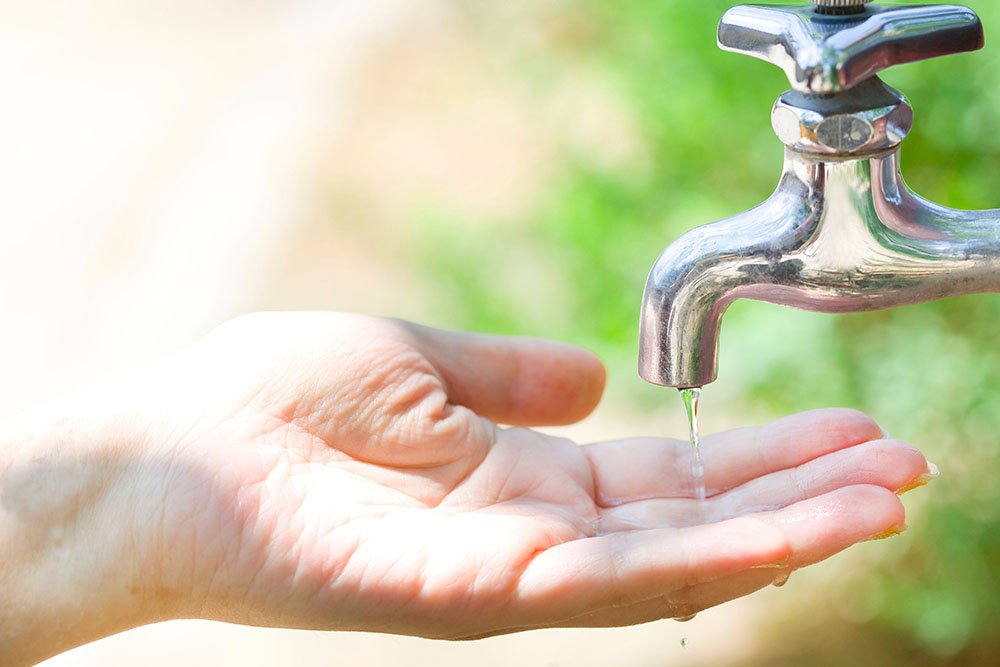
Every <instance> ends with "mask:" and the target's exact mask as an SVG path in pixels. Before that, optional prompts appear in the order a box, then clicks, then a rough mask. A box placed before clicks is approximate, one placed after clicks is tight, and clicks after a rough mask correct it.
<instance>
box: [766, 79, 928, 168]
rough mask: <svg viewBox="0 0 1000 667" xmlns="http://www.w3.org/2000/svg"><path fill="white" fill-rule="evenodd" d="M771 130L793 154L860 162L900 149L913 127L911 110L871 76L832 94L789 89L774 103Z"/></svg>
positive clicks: (904, 99) (896, 92)
mask: <svg viewBox="0 0 1000 667" xmlns="http://www.w3.org/2000/svg"><path fill="white" fill-rule="evenodd" d="M771 125H772V127H773V128H774V131H775V133H776V134H777V135H778V138H779V139H781V141H782V143H784V144H785V146H787V147H788V148H789V149H791V150H793V151H795V152H797V153H802V154H804V155H807V156H811V157H814V158H818V159H823V160H830V161H839V160H858V159H863V158H867V157H878V156H880V155H884V154H886V153H888V152H891V151H893V150H895V149H896V148H898V147H899V145H900V144H901V143H902V141H903V139H905V138H906V135H907V134H908V133H909V131H910V129H911V128H912V126H913V109H912V107H910V105H909V103H908V102H907V100H906V97H904V96H903V94H902V93H900V92H899V91H898V90H895V89H894V88H891V87H889V86H887V85H886V84H885V83H884V82H882V80H881V79H879V78H878V77H877V76H873V77H871V78H870V79H868V80H867V81H865V82H863V83H861V84H859V85H858V86H856V87H854V88H851V89H849V90H847V91H844V92H840V93H834V94H830V95H813V94H808V93H801V92H798V91H796V90H789V91H787V92H786V93H784V94H783V95H782V96H781V97H779V98H778V101H777V102H776V103H775V105H774V109H773V110H772V112H771Z"/></svg>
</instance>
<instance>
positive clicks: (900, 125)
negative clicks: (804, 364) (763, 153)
mask: <svg viewBox="0 0 1000 667" xmlns="http://www.w3.org/2000/svg"><path fill="white" fill-rule="evenodd" d="M718 38H719V46H720V47H721V48H722V49H724V50H727V51H733V52H736V53H742V54H745V55H749V56H753V57H755V58H759V59H761V60H766V61H768V62H771V63H773V64H775V65H777V66H779V67H780V68H781V69H783V70H784V71H785V73H786V74H787V76H788V80H789V82H790V83H791V86H792V89H791V90H789V91H787V92H786V93H784V94H783V95H781V97H779V98H778V101H777V102H776V103H775V105H774V108H773V111H772V115H771V120H772V126H773V128H774V131H775V133H776V134H777V135H778V138H779V139H780V140H781V142H782V143H783V144H784V145H785V165H784V170H783V172H782V174H781V178H780V181H779V183H778V187H777V189H776V190H775V192H774V194H773V195H771V197H770V198H769V199H768V200H767V201H765V202H764V203H763V204H761V205H760V206H758V207H757V208H754V209H752V210H750V211H747V212H745V213H741V214H739V215H736V216H734V217H732V218H729V219H726V220H722V221H720V222H716V223H713V224H709V225H706V226H703V227H698V228H696V229H694V230H692V231H690V232H688V233H687V234H685V235H684V236H682V237H681V238H680V239H678V240H677V241H675V242H674V243H673V244H671V245H670V246H669V247H667V249H666V250H665V251H664V252H663V254H662V255H661V256H660V258H659V259H658V260H657V262H656V264H655V265H654V266H653V269H652V271H651V272H650V274H649V279H648V281H647V284H646V289H645V293H644V295H643V303H642V314H641V318H640V335H639V374H640V375H641V376H642V377H643V379H645V380H647V381H648V382H651V383H653V384H658V385H663V386H669V387H677V388H681V389H686V388H694V387H702V386H704V385H706V384H709V383H711V382H713V381H714V380H715V379H716V377H717V375H718V341H719V327H720V323H721V320H722V316H723V313H724V312H725V310H726V308H727V307H728V306H729V304H730V303H732V302H733V301H734V300H736V299H740V298H746V299H756V300H759V301H766V302H769V303H774V304H780V305H785V306H792V307H795V308H800V309H804V310H810V311H815V312H824V313H845V312H858V311H869V310H876V309H881V308H891V307H895V306H901V305H906V304H913V303H918V302H923V301H928V300H933V299H940V298H943V297H948V296H954V295H959V294H972V293H986V292H1000V209H997V210H989V211H960V210H955V209H951V208H946V207H944V206H939V205H937V204H934V203H931V202H929V201H927V200H925V199H922V198H921V197H919V196H917V195H916V194H914V193H913V192H911V191H910V190H909V189H908V188H907V187H906V185H905V184H904V182H903V179H902V177H901V176H900V172H899V146H900V144H901V143H902V141H903V139H904V138H905V137H906V135H907V133H908V132H909V130H910V129H911V127H912V123H913V111H912V109H911V107H910V105H909V104H908V103H907V100H906V98H905V97H904V96H903V95H902V94H901V93H900V92H898V91H896V90H894V89H892V88H890V87H889V86H887V85H886V84H885V83H883V82H882V81H881V80H880V79H879V77H878V76H877V74H878V73H879V72H881V71H882V70H884V69H886V68H888V67H891V66H893V65H898V64H903V63H909V62H914V61H917V60H924V59H928V58H933V57H937V56H943V55H948V54H952V53H961V52H966V51H974V50H977V49H980V48H982V46H983V29H982V23H981V22H980V20H979V17H978V16H976V14H975V13H974V12H973V11H972V10H970V9H968V8H965V7H960V6H955V5H922V6H898V5H894V6H881V5H877V4H870V0H812V5H811V6H804V7H790V6H761V5H748V6H740V7H735V8H733V9H731V10H730V11H729V12H727V13H726V15H725V16H724V17H723V19H722V22H721V24H720V26H719V33H718Z"/></svg>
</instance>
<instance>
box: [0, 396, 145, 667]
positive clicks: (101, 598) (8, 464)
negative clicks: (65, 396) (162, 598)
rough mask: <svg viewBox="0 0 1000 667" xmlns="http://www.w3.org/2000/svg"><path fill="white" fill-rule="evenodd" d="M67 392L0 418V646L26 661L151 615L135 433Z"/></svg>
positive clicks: (16, 661) (20, 661)
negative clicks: (24, 411)
mask: <svg viewBox="0 0 1000 667" xmlns="http://www.w3.org/2000/svg"><path fill="white" fill-rule="evenodd" d="M97 403H98V402H96V401H95V402H93V404H91V402H90V401H87V400H85V399H72V400H66V401H61V402H59V403H54V404H51V405H49V406H47V407H45V408H43V409H40V410H37V411H34V412H32V413H30V414H27V415H23V416H21V417H18V418H16V419H14V420H11V421H10V422H7V423H5V424H2V425H0V562H3V564H4V566H3V568H2V570H0V655H2V656H4V664H8V662H7V660H9V661H10V663H9V664H14V665H17V664H31V663H34V662H37V661H39V660H42V659H44V658H46V657H49V656H51V655H54V654H56V653H59V652H61V651H64V650H67V649H69V648H72V647H74V646H77V645H80V644H83V643H86V642H88V641H93V640H95V639H97V638H100V637H103V636H107V635H109V634H113V633H115V632H119V631H122V630H125V629H127V628H130V627H135V626H136V625H141V624H142V623H145V622H149V621H150V620H155V619H153V618H151V614H150V613H149V605H148V603H147V601H146V593H145V591H146V589H147V587H148V586H147V584H146V582H145V581H144V579H143V570H144V568H143V565H144V563H143V554H142V551H141V550H142V547H143V543H144V540H143V539H142V536H141V535H140V534H139V533H138V531H137V526H138V519H139V517H138V516H137V514H136V508H137V507H141V506H143V505H145V503H139V502H137V501H138V500H139V498H137V495H138V492H139V485H138V480H139V479H140V478H141V474H140V473H141V468H142V466H141V461H140V457H139V456H138V450H139V449H140V447H139V443H140V442H141V441H142V438H141V437H138V436H139V433H137V432H135V431H134V430H133V429H131V428H129V427H127V426H126V421H125V420H118V419H114V418H108V417H103V416H101V413H100V412H99V411H97V410H92V409H90V408H91V407H93V406H96V405H97Z"/></svg>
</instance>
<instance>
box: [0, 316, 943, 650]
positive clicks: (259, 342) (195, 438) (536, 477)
mask: <svg viewBox="0 0 1000 667" xmlns="http://www.w3.org/2000/svg"><path fill="white" fill-rule="evenodd" d="M603 381H604V371H603V368H602V367H601V365H600V363H599V362H598V361H597V360H596V359H595V358H594V357H592V356H591V355H589V354H588V353H585V352H582V351H580V350H577V349H575V348H570V347H568V346H564V345H558V344H554V343H547V342H542V341H535V340H528V339H507V338H498V337H491V336H476V335H468V334H457V333H449V332H443V331H436V330H432V329H427V328H424V327H419V326H416V325H412V324H406V323H402V322H398V321H391V320H381V319H374V318H366V317H359V316H350V315H336V314H322V313H305V314H284V315H276V314H274V315H256V316H250V317H247V318H241V319H239V320H236V321H234V322H232V323H230V324H227V325H225V326H223V327H221V328H220V329H218V330H217V331H216V332H214V333H212V334H211V335H209V336H208V337H207V338H206V339H204V340H203V341H201V342H199V343H198V344H196V345H194V346H192V347H191V348H189V349H187V350H185V351H182V352H181V353H179V354H178V355H176V356H175V357H173V358H171V359H169V360H167V361H166V362H164V363H162V364H160V365H159V366H157V367H156V368H154V369H153V370H151V371H149V372H146V373H144V374H142V375H140V376H139V377H137V378H135V379H133V380H132V381H130V382H128V383H125V384H123V385H120V386H119V388H118V389H115V390H113V391H110V392H107V391H106V392H104V393H102V394H101V398H100V399H92V400H91V401H89V402H88V403H87V404H88V405H89V406H91V407H90V408H88V410H90V411H92V410H94V409H96V408H94V407H93V406H94V405H99V404H113V405H116V406H118V407H116V408H115V409H114V411H113V413H114V416H113V418H109V419H106V420H103V421H104V423H105V425H107V424H114V425H116V431H115V432H116V433H118V434H119V436H118V437H115V438H107V437H105V438H103V439H102V441H103V442H109V441H111V442H115V443H122V442H124V443H127V444H116V446H115V447H111V448H108V447H105V448H103V449H102V450H101V451H102V452H104V454H103V458H101V460H102V461H104V462H105V463H106V462H107V461H108V460H113V461H117V462H119V465H115V466H110V467H111V468H113V469H115V470H117V472H116V474H115V475H114V476H113V477H114V480H113V481H114V484H113V487H114V489H115V490H114V491H113V492H108V493H105V494H101V498H102V502H103V504H104V505H106V506H107V508H105V511H106V512H110V513H111V515H112V516H113V518H112V519H107V518H105V520H104V521H103V522H102V523H101V524H100V525H102V526H103V527H104V528H105V529H106V530H110V528H108V526H109V525H110V524H109V522H113V523H114V526H115V529H116V530H119V531H121V532H124V533H126V534H127V539H115V540H110V541H112V542H114V543H115V544H117V545H119V546H118V547H117V548H116V549H114V550H113V551H114V554H115V555H114V557H113V558H111V559H110V562H112V563H114V565H113V566H112V567H107V566H105V567H103V569H101V568H98V569H99V570H100V572H99V574H98V575H95V577H94V578H95V580H97V581H101V582H104V584H105V585H104V586H103V588H108V587H109V586H110V587H112V588H113V589H114V590H115V591H119V593H118V596H117V597H116V598H115V599H116V603H117V604H118V605H119V606H120V607H121V608H124V609H127V610H130V613H129V614H127V615H125V618H124V619H123V620H122V621H120V622H119V625H120V624H121V623H129V624H139V623H143V622H149V621H151V620H158V619H161V618H176V617H204V618H214V619H220V620H227V621H232V622H240V623H251V624H259V625H269V626H289V627H298V628H313V629H330V630H366V631H381V632H394V633H404V634H414V635H421V636H429V637H444V638H472V637H478V636H485V635H489V634H497V633H503V632H510V631H516V630H522V629H530V628H538V627H549V626H596V625H625V624H633V623H639V622H644V621H649V620H654V619H658V618H664V617H685V616H688V615H690V614H692V613H694V612H697V611H699V610H701V609H704V608H707V607H710V606H713V605H715V604H719V603H721V602H724V601H726V600H729V599H733V598H735V597H739V596H741V595H745V594H747V593H750V592H752V591H753V590H756V589H758V588H761V587H763V586H766V585H768V584H769V583H770V582H771V581H772V580H773V579H774V578H775V576H776V574H777V573H776V570H775V569H774V568H785V569H787V568H798V567H803V566H805V565H808V564H811V563H814V562H817V561H819V560H822V559H824V558H826V557H828V556H830V555H832V554H834V553H836V552H838V551H840V550H842V549H844V548H846V547H848V546H850V545H851V544H853V543H855V542H858V541H861V540H865V539H868V538H871V537H873V536H877V535H880V534H883V533H886V532H889V531H893V530H898V529H900V527H901V526H902V525H903V522H904V513H903V508H902V505H901V504H900V502H899V500H898V498H897V497H896V495H895V494H894V491H897V490H900V489H902V488H904V487H907V486H910V485H912V484H913V483H914V482H915V481H917V480H919V479H920V478H921V477H922V476H923V475H926V474H927V472H928V466H927V463H926V461H925V460H924V458H923V456H922V455H921V454H920V453H919V452H918V451H917V450H915V449H913V448H911V447H909V446H907V445H905V444H903V443H899V442H895V441H890V440H881V439H880V438H881V437H882V431H881V429H880V428H879V427H878V426H877V425H876V424H874V423H873V422H872V421H871V420H870V419H868V418H867V417H865V416H863V415H861V414H858V413H855V412H852V411H843V410H833V411H819V412H812V413H806V414H804V415H798V416H796V417H790V418H787V419H784V420H781V421H779V422H776V423H775V424H772V425H770V426H766V427H763V428H755V429H745V430H740V431H733V432H730V433H726V434H721V435H718V436H713V437H709V438H706V439H705V440H704V459H705V467H706V471H707V484H708V487H709V493H710V498H709V499H708V500H706V501H704V502H703V503H699V502H698V501H696V500H694V499H693V494H692V492H691V487H690V482H689V479H688V470H689V469H690V468H689V459H688V456H689V453H688V445H687V443H682V442H679V441H671V440H665V439H639V440H628V441H621V442H612V443H602V444H596V445H590V446H587V447H579V446H577V445H575V444H573V443H571V442H569V441H566V440H564V439H560V438H554V437H550V436H546V435H542V434H540V433H537V432H535V431H531V430H528V429H525V428H510V429H503V428H499V427H497V426H496V423H503V424H514V425H518V426H527V425H543V424H561V423H568V422H573V421H576V420H578V419H580V418H582V417H583V416H585V415H586V414H587V413H589V412H590V411H591V410H592V408H593V407H594V406H595V405H596V403H597V401H598V400H599V397H600V394H601V391H602V388H603ZM106 409H107V408H105V410H106ZM109 452H110V453H109ZM104 467H105V468H107V467H109V466H107V465H105V466H104ZM0 474H2V472H0ZM108 498H111V499H112V500H107V499H108ZM102 516H105V517H107V516H108V514H107V513H105V514H103V515H102ZM116 561H117V562H116ZM109 578H110V579H109ZM108 580H110V582H111V583H110V584H108V583H107V582H108ZM119 589H120V590H119ZM122 591H123V592H122ZM100 601H101V599H100V598H96V599H95V602H96V603H100ZM109 629H110V628H109V627H105V628H104V629H103V630H101V632H103V633H106V632H107V631H108V630H109ZM118 629H120V628H118ZM79 637H80V638H78V639H77V642H79V641H80V640H81V638H82V640H86V639H85V638H84V633H83V632H82V631H81V633H79ZM91 638H94V637H91Z"/></svg>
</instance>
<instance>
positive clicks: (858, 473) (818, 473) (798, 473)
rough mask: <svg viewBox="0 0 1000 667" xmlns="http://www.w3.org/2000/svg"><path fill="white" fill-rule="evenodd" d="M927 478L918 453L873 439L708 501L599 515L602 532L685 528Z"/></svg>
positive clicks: (667, 502)
mask: <svg viewBox="0 0 1000 667" xmlns="http://www.w3.org/2000/svg"><path fill="white" fill-rule="evenodd" d="M928 475H930V469H929V466H928V463H927V460H926V459H925V458H924V455H923V454H921V453H920V451H919V450H917V449H915V448H914V447H912V446H910V445H908V444H906V443H903V442H899V441H895V440H876V441H874V442H869V443H864V444H861V445H857V446H855V447H850V448H848V449H843V450H840V451H838V452H833V453H831V454H827V455H826V456H822V457H820V458H818V459H814V460H812V461H809V462H807V463H804V464H802V465H801V466H797V467H795V468H789V469H787V470H780V471H778V472H775V473H771V474H770V475H765V476H763V477H758V478H757V479H754V480H751V481H749V482H747V483H746V484H743V485H742V486H738V487H736V488H735V489H732V490H730V491H727V492H726V493H722V494H719V495H717V496H714V497H712V498H709V499H708V500H706V501H698V500H693V499H688V498H668V499H653V500H643V501H637V502H634V503H626V504H624V505H619V506H617V507H611V508H608V509H606V510H604V511H603V512H602V513H601V531H602V532H614V531H620V530H636V529H651V528H661V527H663V526H675V527H682V526H689V525H695V524H698V523H711V522H715V521H722V520H725V519H731V518H733V517H737V516H745V515H748V514H753V513H755V512H763V511H769V510H775V509H780V508H782V507H786V506H788V505H792V504H794V503H797V502H800V501H802V500H806V499H808V498H813V497H816V496H821V495H823V494H826V493H829V492H831V491H835V490H837V489H839V488H843V487H846V486H855V485H860V484H868V485H873V486H880V487H882V488H884V489H888V490H889V491H893V492H897V493H898V492H900V491H901V490H903V489H906V488H912V487H913V486H914V485H915V484H917V483H918V482H919V481H920V480H922V479H924V478H925V477H926V476H928Z"/></svg>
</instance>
